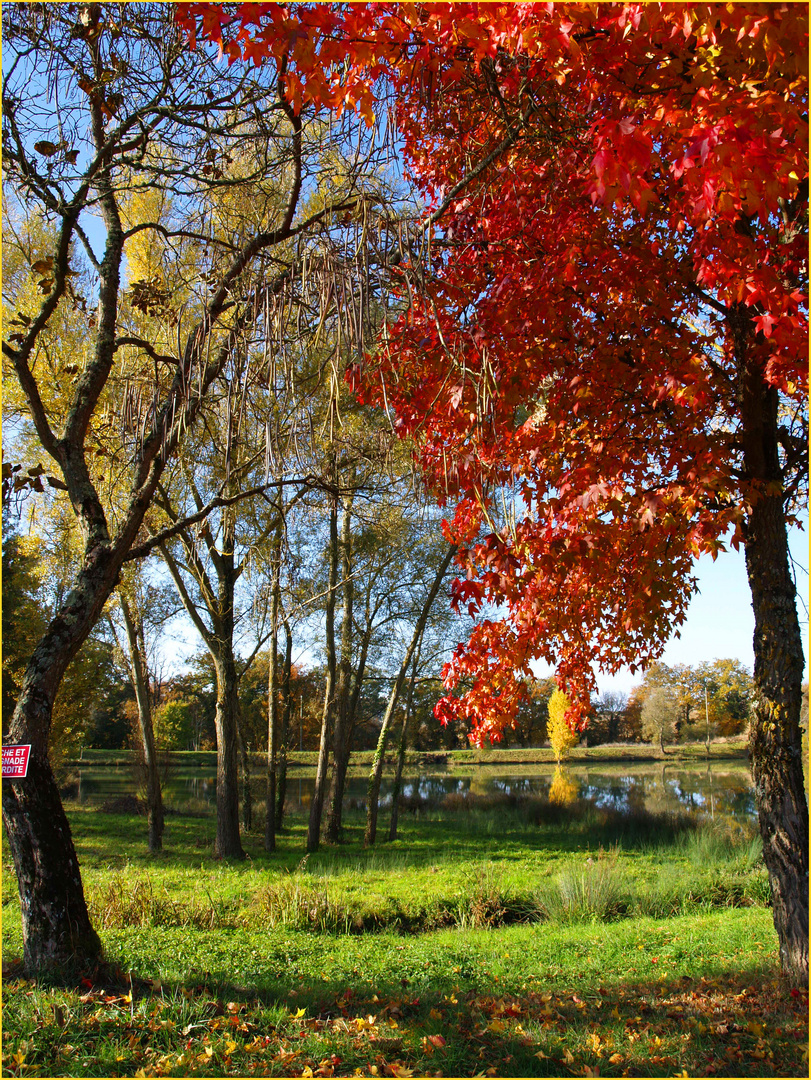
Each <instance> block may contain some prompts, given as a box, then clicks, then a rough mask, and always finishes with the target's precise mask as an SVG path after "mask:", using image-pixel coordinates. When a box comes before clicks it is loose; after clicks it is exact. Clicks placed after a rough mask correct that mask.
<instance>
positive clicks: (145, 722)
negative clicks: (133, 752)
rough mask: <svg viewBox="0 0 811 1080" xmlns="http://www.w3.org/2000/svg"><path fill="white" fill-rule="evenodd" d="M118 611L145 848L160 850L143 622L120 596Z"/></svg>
mask: <svg viewBox="0 0 811 1080" xmlns="http://www.w3.org/2000/svg"><path fill="white" fill-rule="evenodd" d="M119 599H120V603H121V614H122V616H123V618H124V627H125V629H126V631H127V641H128V642H129V648H130V677H131V679H132V687H133V690H134V691H135V701H136V704H137V706H138V725H139V727H140V730H141V744H142V746H143V751H144V766H145V768H146V806H147V828H148V833H149V839H148V844H149V850H150V851H160V850H161V848H162V846H163V799H162V796H161V784H160V776H159V775H158V758H157V754H156V753H155V731H154V728H153V726H152V704H151V702H150V700H149V678H148V674H147V671H146V663H145V659H144V649H143V622H140V625H138V626H136V622H135V619H134V618H133V615H132V611H131V609H130V606H129V603H128V602H127V599H126V597H125V596H124V595H123V593H122V594H121V595H120V598H119Z"/></svg>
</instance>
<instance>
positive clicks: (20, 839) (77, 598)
mask: <svg viewBox="0 0 811 1080" xmlns="http://www.w3.org/2000/svg"><path fill="white" fill-rule="evenodd" d="M119 566H120V561H116V560H115V559H114V558H112V557H111V553H110V551H109V549H108V548H106V547H104V546H103V545H101V544H99V545H98V546H95V547H94V548H93V549H92V550H90V551H89V552H88V553H87V555H86V558H85V562H84V565H83V567H82V570H81V571H80V572H79V575H78V578H77V582H76V586H75V587H74V588H73V589H72V590H71V592H70V593H69V595H68V597H67V599H66V601H65V603H64V604H63V606H62V608H61V609H60V611H59V613H58V614H57V615H56V617H55V618H54V619H52V620H51V623H50V625H49V626H48V629H47V630H46V632H45V634H44V635H43V637H42V640H41V641H40V642H39V644H38V645H37V647H36V649H35V650H34V653H33V655H32V657H31V660H30V662H29V664H28V668H27V670H26V673H25V676H24V678H23V684H22V689H21V691H20V696H19V699H18V701H17V705H16V708H15V710H14V715H13V716H12V718H11V723H10V725H9V731H8V737H7V742H8V744H9V745H17V744H30V746H31V754H30V759H29V764H28V775H27V776H26V777H24V778H20V779H6V780H4V781H3V823H4V825H5V827H6V833H7V835H8V840H9V847H10V849H11V856H12V859H13V860H14V868H15V870H16V873H17V884H18V887H19V891H20V908H21V914H22V930H23V956H24V962H25V966H26V969H27V970H28V971H31V972H34V971H37V970H40V969H42V968H48V967H53V966H57V965H59V964H61V963H63V962H65V961H68V960H71V961H74V962H77V963H79V964H82V963H85V962H88V961H91V960H95V959H97V958H98V957H99V956H100V955H101V952H102V948H101V941H100V939H99V937H98V935H97V934H96V932H95V930H94V929H93V927H92V925H91V923H90V918H89V915H88V912H87V905H86V903H85V899H84V892H83V889H82V879H81V874H80V872H79V861H78V859H77V857H76V850H75V848H74V846H73V839H72V837H71V832H70V826H69V824H68V819H67V817H66V815H65V811H64V808H63V806H62V800H61V799H60V797H59V789H58V788H57V786H56V781H55V779H54V775H53V771H52V769H51V766H50V762H49V760H48V736H49V733H50V727H51V714H52V710H53V703H54V698H55V697H56V692H57V690H58V688H59V684H60V682H61V679H62V676H63V675H64V673H65V669H66V668H67V666H68V664H69V663H70V661H71V660H72V658H73V657H74V656H75V654H76V652H77V651H78V649H79V647H80V645H81V644H82V642H83V641H84V640H85V638H86V637H87V635H88V633H89V632H90V629H91V628H92V626H93V625H94V623H95V622H96V620H97V619H98V617H99V615H100V614H101V610H102V607H103V606H104V602H105V600H106V599H107V597H108V596H109V595H110V592H111V591H112V588H113V585H114V583H115V579H116V577H117V574H118V568H119Z"/></svg>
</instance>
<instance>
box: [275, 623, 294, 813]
mask: <svg viewBox="0 0 811 1080" xmlns="http://www.w3.org/2000/svg"><path fill="white" fill-rule="evenodd" d="M284 634H285V638H284V670H283V673H282V702H283V709H282V730H281V732H280V736H279V753H278V756H277V758H276V832H277V833H278V832H281V831H282V830H283V828H284V802H285V798H286V796H287V743H288V739H289V737H290V717H291V715H292V711H293V698H292V697H291V695H290V672H291V669H292V666H293V632H292V630H291V629H290V623H289V622H288V621H287V619H285V620H284Z"/></svg>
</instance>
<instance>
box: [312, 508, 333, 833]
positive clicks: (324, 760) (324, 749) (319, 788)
mask: <svg viewBox="0 0 811 1080" xmlns="http://www.w3.org/2000/svg"><path fill="white" fill-rule="evenodd" d="M337 585H338V496H337V494H335V495H334V496H333V497H332V499H331V501H330V513H329V586H328V590H327V605H326V645H327V685H326V688H325V691H324V712H323V715H322V718H321V740H320V742H319V746H318V765H317V767H316V773H315V788H314V790H313V800H312V802H311V803H310V820H309V824H308V828H307V851H309V852H312V851H318V846H319V843H320V832H321V814H322V810H323V807H324V793H325V789H326V783H327V766H328V758H329V736H330V729H331V727H332V723H333V716H334V711H335V668H336V664H335V593H336V591H337Z"/></svg>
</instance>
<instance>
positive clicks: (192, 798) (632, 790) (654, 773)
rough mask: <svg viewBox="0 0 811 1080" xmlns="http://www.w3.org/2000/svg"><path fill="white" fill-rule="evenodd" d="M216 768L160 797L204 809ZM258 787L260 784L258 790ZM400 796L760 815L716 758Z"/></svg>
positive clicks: (740, 780) (94, 775) (132, 786)
mask: <svg viewBox="0 0 811 1080" xmlns="http://www.w3.org/2000/svg"><path fill="white" fill-rule="evenodd" d="M254 783H255V785H256V797H257V799H261V798H262V796H263V791H264V781H263V779H262V778H261V777H259V776H257V777H256V778H255V780H254ZM313 786H314V779H313V777H312V775H302V776H299V775H296V774H293V775H291V776H289V777H288V785H287V791H288V794H287V805H286V809H287V811H288V812H291V813H295V812H296V811H301V810H304V809H306V808H307V807H308V806H309V804H310V800H311V798H312V792H313ZM216 787H217V783H216V770H214V769H202V768H198V769H180V768H175V769H172V770H171V771H170V772H169V773H168V775H167V776H166V778H165V780H164V785H163V790H164V801H165V802H166V804H167V805H168V806H171V807H174V808H176V809H178V810H187V809H194V808H195V807H196V808H197V809H199V810H207V809H208V808H210V807H211V806H213V804H214V802H215V799H216ZM366 787H367V779H366V777H365V776H356V777H350V778H349V779H348V780H347V785H346V799H347V805H348V806H349V807H350V808H355V809H362V808H363V807H365V799H366ZM260 789H261V790H260ZM401 791H402V797H403V798H404V799H405V800H406V801H407V802H409V803H411V804H412V805H413V806H414V807H416V806H418V805H423V806H426V807H427V806H436V805H439V804H440V803H441V802H443V800H445V799H447V798H448V797H449V796H452V797H453V798H452V800H451V801H453V802H458V800H464V799H466V798H468V797H469V796H470V795H478V796H487V795H493V794H500V795H505V796H509V797H517V798H520V797H522V796H524V797H532V796H536V797H537V796H540V797H546V798H549V799H551V800H552V801H557V802H562V803H565V804H568V805H571V804H572V803H573V802H575V801H577V800H588V801H589V802H591V803H594V804H596V805H597V806H600V807H605V808H610V809H614V810H618V811H629V810H635V809H639V810H642V809H644V810H647V811H650V812H663V811H670V812H674V813H675V812H688V813H693V814H696V815H697V816H702V817H703V816H707V817H715V816H716V815H721V816H729V817H732V818H737V819H740V820H746V819H750V820H754V819H755V818H756V816H757V810H756V806H755V794H754V788H753V785H752V777H751V773H750V772H749V769H748V767H747V766H746V765H743V764H741V765H738V764H735V763H730V764H725V763H724V764H715V765H712V766H708V765H701V766H684V765H672V764H669V763H665V764H662V765H659V764H651V765H643V766H637V767H636V768H635V769H634V770H633V771H631V770H630V768H629V767H628V766H627V765H616V766H608V765H601V766H595V767H589V766H577V767H571V768H566V769H556V768H555V767H553V766H551V765H550V766H537V767H536V768H534V769H533V771H531V772H526V773H525V774H524V775H519V776H517V775H513V774H510V773H494V772H493V771H491V767H487V769H486V770H485V769H481V770H479V771H478V772H476V773H473V774H472V775H463V776H459V775H456V776H454V775H451V774H448V773H428V774H424V775H420V776H411V777H404V779H403V784H402V787H401ZM135 793H137V782H136V779H135V777H134V774H133V773H132V771H131V770H129V769H127V768H83V769H80V770H79V771H78V773H74V774H73V777H72V782H71V783H70V784H69V785H68V786H67V787H66V788H65V789H64V795H65V796H66V797H67V798H68V799H69V800H73V801H77V802H81V803H90V804H102V803H104V802H107V801H108V800H111V799H116V798H120V797H122V796H125V795H132V794H135ZM390 803H391V778H386V777H384V778H383V786H382V788H381V804H382V805H383V806H386V805H390Z"/></svg>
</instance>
